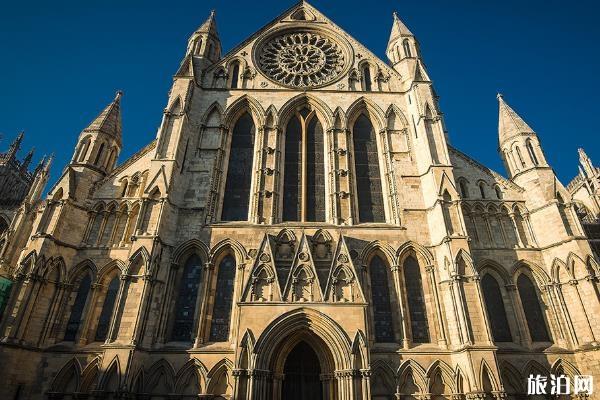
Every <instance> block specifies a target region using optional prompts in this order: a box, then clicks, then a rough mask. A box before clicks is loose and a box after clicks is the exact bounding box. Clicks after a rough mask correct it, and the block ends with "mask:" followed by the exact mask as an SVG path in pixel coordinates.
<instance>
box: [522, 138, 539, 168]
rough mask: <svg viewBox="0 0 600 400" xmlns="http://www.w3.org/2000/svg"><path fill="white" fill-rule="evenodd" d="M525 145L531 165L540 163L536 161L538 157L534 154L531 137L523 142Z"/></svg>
mask: <svg viewBox="0 0 600 400" xmlns="http://www.w3.org/2000/svg"><path fill="white" fill-rule="evenodd" d="M525 147H527V152H528V153H529V157H531V161H533V165H540V163H539V162H538V158H537V156H536V155H535V150H534V149H533V144H532V143H531V139H527V141H526V142H525Z"/></svg>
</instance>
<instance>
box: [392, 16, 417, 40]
mask: <svg viewBox="0 0 600 400" xmlns="http://www.w3.org/2000/svg"><path fill="white" fill-rule="evenodd" d="M406 36H413V34H412V32H411V31H410V30H409V29H408V28H407V26H406V25H404V22H402V21H401V20H400V17H398V13H397V12H396V11H394V22H393V23H392V32H391V33H390V40H389V41H388V43H392V42H394V41H395V40H397V39H399V38H401V37H406Z"/></svg>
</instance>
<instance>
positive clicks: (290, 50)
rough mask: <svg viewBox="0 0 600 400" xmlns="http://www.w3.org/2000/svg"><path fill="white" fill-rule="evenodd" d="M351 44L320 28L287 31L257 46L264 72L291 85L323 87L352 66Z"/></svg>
mask: <svg viewBox="0 0 600 400" xmlns="http://www.w3.org/2000/svg"><path fill="white" fill-rule="evenodd" d="M346 47H347V46H345V45H344V44H342V43H341V42H340V41H339V40H337V39H334V38H333V37H331V36H329V35H328V34H325V33H322V32H317V31H284V32H280V33H278V34H276V35H274V36H271V37H269V38H268V39H266V40H265V41H263V42H262V43H260V44H259V45H258V46H257V48H256V49H255V58H256V60H257V61H258V62H257V65H258V66H259V68H260V70H261V71H262V73H263V74H264V75H265V76H266V77H267V78H269V79H270V80H272V81H274V82H277V83H278V84H281V85H283V86H287V87H291V88H306V87H311V88H314V87H321V86H325V85H327V84H330V83H333V82H334V81H336V80H337V79H339V78H340V77H341V75H342V74H343V72H344V71H345V69H347V67H348V66H349V57H350V56H349V51H348V50H347V49H346Z"/></svg>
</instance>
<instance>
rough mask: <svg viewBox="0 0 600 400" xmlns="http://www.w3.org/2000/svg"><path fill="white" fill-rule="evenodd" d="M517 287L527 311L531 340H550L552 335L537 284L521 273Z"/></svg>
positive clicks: (526, 316)
mask: <svg viewBox="0 0 600 400" xmlns="http://www.w3.org/2000/svg"><path fill="white" fill-rule="evenodd" d="M517 288H518V290H519V297H520V298H521V304H522V305H523V311H524V312H525V319H526V320H527V327H528V328H529V334H530V335H531V341H532V342H549V341H550V335H548V329H547V327H546V320H545V319H544V314H543V312H542V307H541V305H540V299H539V297H538V293H537V288H536V286H535V285H534V284H533V282H532V281H531V279H530V278H529V277H528V276H527V275H525V274H521V275H520V276H519V278H518V279H517Z"/></svg>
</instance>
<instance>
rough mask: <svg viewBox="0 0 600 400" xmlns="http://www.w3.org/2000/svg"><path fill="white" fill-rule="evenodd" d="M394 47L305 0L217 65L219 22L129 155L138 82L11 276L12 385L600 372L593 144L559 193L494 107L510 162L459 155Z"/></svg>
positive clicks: (4, 388) (336, 392) (24, 389)
mask: <svg viewBox="0 0 600 400" xmlns="http://www.w3.org/2000/svg"><path fill="white" fill-rule="evenodd" d="M387 57H388V59H389V60H388V62H384V61H382V60H380V59H378V58H377V57H376V56H375V55H374V54H373V53H371V52H370V51H369V50H368V49H367V48H365V47H364V46H362V45H361V44H360V43H358V42H357V41H356V40H354V39H353V38H352V37H351V36H350V35H348V34H347V33H345V32H344V31H343V30H342V29H340V28H339V27H338V26H337V25H335V24H334V23H333V22H332V21H330V20H329V19H328V18H327V17H325V16H324V15H322V14H321V13H320V12H319V11H318V10H316V9H315V8H314V7H312V6H311V5H310V4H308V3H306V2H304V1H302V2H300V3H298V4H296V5H295V6H293V7H292V8H291V9H289V10H287V11H285V12H284V13H283V14H281V15H280V16H279V17H277V18H276V19H275V20H274V21H273V22H271V23H270V24H268V25H267V26H265V27H264V28H263V29H261V30H260V31H259V32H257V33H256V34H254V35H252V36H251V37H250V38H248V39H247V40H245V41H244V42H242V43H241V44H240V45H239V46H237V47H236V48H234V49H232V50H231V51H230V52H229V53H227V54H225V55H221V46H220V41H219V36H218V33H217V28H216V21H215V16H214V14H212V15H211V16H210V17H209V19H208V20H207V21H206V22H205V23H204V24H203V25H201V26H200V27H199V28H198V29H197V30H196V31H195V32H194V33H193V34H192V36H191V37H190V39H189V43H188V47H187V51H186V54H185V57H184V58H183V61H182V63H181V67H180V68H179V70H178V71H177V73H176V74H175V76H174V80H173V86H172V89H171V91H170V93H169V100H168V103H167V106H166V108H165V110H164V115H163V120H162V123H161V126H160V128H159V130H158V133H157V137H156V139H155V140H154V141H152V142H151V143H150V144H148V145H147V146H146V147H145V148H143V149H141V150H140V151H139V152H138V153H137V154H135V155H134V156H132V157H131V158H130V159H128V160H127V161H125V162H124V163H122V164H121V165H116V160H117V157H118V154H119V152H120V150H121V146H122V143H121V140H122V133H121V114H120V101H121V94H120V93H118V94H117V97H116V98H115V100H114V101H113V102H111V103H110V104H109V105H108V106H107V107H106V109H104V110H103V111H102V112H101V114H100V115H99V116H98V117H97V118H96V119H95V120H94V121H93V122H92V124H91V125H90V126H89V127H87V128H86V129H84V130H83V131H82V133H81V135H80V137H79V141H78V144H77V147H76V149H75V151H74V154H73V158H72V160H71V162H70V163H69V164H68V165H67V167H66V168H65V170H64V172H63V174H62V176H61V177H60V179H59V180H58V182H56V184H54V186H53V187H52V188H51V190H50V192H49V194H48V196H47V199H46V200H45V201H43V202H42V203H41V204H38V205H37V206H36V207H35V219H34V222H33V223H32V225H31V227H30V228H29V234H28V235H27V240H26V243H24V244H23V245H22V246H20V247H17V248H15V249H14V250H13V252H14V254H18V257H16V259H14V260H13V261H11V262H7V263H5V265H4V269H5V273H6V274H7V275H9V276H11V277H12V279H14V282H15V283H14V288H13V291H12V295H11V298H10V302H9V304H8V307H7V310H6V312H5V313H4V315H3V319H2V322H1V325H0V336H2V342H1V345H0V357H1V363H2V366H3V370H4V373H3V374H2V378H1V379H2V380H1V383H2V385H0V397H2V398H31V399H42V398H52V399H75V398H97V399H108V398H140V399H150V398H152V399H159V398H160V399H165V398H177V399H183V398H188V399H191V398H206V399H239V400H242V399H257V400H258V399H284V400H289V399H295V398H305V399H308V398H310V399H331V400H333V399H340V400H341V399H344V400H350V399H404V398H418V399H430V398H431V399H434V398H435V399H439V398H452V399H459V398H469V399H476V398H496V399H500V398H506V397H508V398H523V397H524V393H525V392H526V377H527V376H528V375H530V374H542V375H550V374H551V373H553V374H567V375H569V376H571V377H572V376H574V375H579V374H589V375H595V376H596V377H598V376H600V351H599V350H598V349H599V348H598V341H597V338H598V336H599V335H600V323H599V322H598V321H597V320H595V319H594V317H593V316H594V315H597V314H598V313H599V312H600V303H599V295H598V290H599V287H598V276H599V274H600V270H599V267H598V262H597V258H596V256H595V255H594V253H593V251H592V248H591V246H590V242H589V241H588V237H587V236H586V229H587V232H591V230H590V229H591V228H589V226H592V225H594V223H595V222H596V221H597V217H598V215H599V213H600V208H599V207H598V204H599V203H598V201H599V198H600V196H599V195H600V191H599V186H598V183H599V182H600V181H599V177H600V174H599V172H598V169H596V168H595V167H593V165H592V163H591V161H590V160H589V158H587V156H584V153H583V152H582V153H581V154H582V156H581V160H582V172H581V176H580V177H579V178H578V179H576V181H575V182H573V183H572V184H570V185H568V187H564V186H563V185H562V184H561V183H560V182H559V181H558V179H557V178H556V176H555V175H554V173H553V171H552V169H551V168H550V166H549V165H548V164H547V162H546V159H545V157H544V153H543V149H542V147H541V145H540V142H539V140H538V136H537V134H536V133H535V132H534V131H533V130H532V129H531V128H530V127H529V126H528V125H527V124H526V123H525V122H524V120H523V119H522V118H521V117H520V116H519V115H517V114H516V112H515V111H514V110H512V109H511V108H510V107H509V106H508V105H507V104H506V102H505V101H504V99H503V98H502V97H501V96H499V145H500V155H501V157H502V158H503V160H504V161H505V163H506V167H507V172H508V178H504V177H502V176H501V175H499V174H498V173H496V172H494V171H491V170H490V169H488V168H486V167H485V166H483V165H481V164H479V163H478V162H476V161H474V160H473V159H472V158H470V157H469V156H467V155H465V154H463V153H461V152H460V151H459V150H457V149H455V148H453V147H451V146H450V145H449V144H448V137H447V132H446V130H445V127H444V124H443V120H442V116H441V112H440V110H439V107H438V103H437V97H436V94H435V92H434V90H433V87H432V84H431V81H430V79H429V77H428V74H427V71H426V70H425V67H424V64H423V62H422V58H421V53H420V51H419V47H418V43H417V41H416V39H415V37H414V35H413V34H412V33H411V32H410V31H409V30H408V28H407V27H406V26H405V25H404V24H403V23H402V22H401V21H400V19H399V18H398V16H397V15H394V20H393V26H392V33H391V36H390V39H389V44H388V49H387ZM125 140H126V135H125ZM584 206H585V208H583V207H584ZM584 212H585V223H584V224H582V223H581V222H580V219H579V217H582V218H583V215H584ZM592 244H593V242H592ZM288 356H289V357H288ZM19 396H20V397H19Z"/></svg>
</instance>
